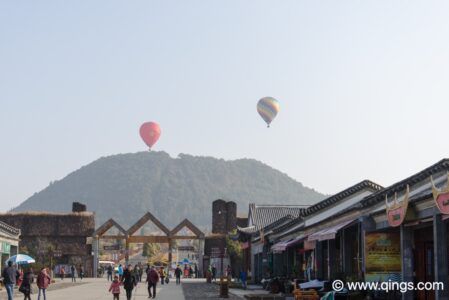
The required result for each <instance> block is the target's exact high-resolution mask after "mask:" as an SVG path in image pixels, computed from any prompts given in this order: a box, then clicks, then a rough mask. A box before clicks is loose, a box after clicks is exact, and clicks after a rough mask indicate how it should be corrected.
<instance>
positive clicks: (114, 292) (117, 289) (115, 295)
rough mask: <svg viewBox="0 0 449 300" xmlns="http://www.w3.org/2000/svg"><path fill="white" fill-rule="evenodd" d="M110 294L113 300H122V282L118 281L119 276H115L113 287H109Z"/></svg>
mask: <svg viewBox="0 0 449 300" xmlns="http://www.w3.org/2000/svg"><path fill="white" fill-rule="evenodd" d="M109 292H111V293H112V295H113V298H112V299H113V300H115V299H117V300H120V281H119V280H118V276H117V275H115V276H114V280H113V281H112V283H111V286H110V287H109Z"/></svg>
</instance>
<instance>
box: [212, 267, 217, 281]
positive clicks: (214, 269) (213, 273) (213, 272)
mask: <svg viewBox="0 0 449 300" xmlns="http://www.w3.org/2000/svg"><path fill="white" fill-rule="evenodd" d="M212 280H213V281H217V268H215V265H212Z"/></svg>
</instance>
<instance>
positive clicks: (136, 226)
mask: <svg viewBox="0 0 449 300" xmlns="http://www.w3.org/2000/svg"><path fill="white" fill-rule="evenodd" d="M150 220H151V222H153V224H154V225H156V227H158V228H159V229H160V230H162V231H163V232H164V233H165V234H166V235H167V236H168V235H169V233H170V230H169V229H168V228H167V227H165V225H164V224H162V223H161V222H160V221H159V220H158V219H157V218H156V217H155V216H153V215H152V214H151V213H150V212H147V213H146V214H145V215H143V217H142V218H140V219H139V221H137V222H136V223H135V224H134V225H133V226H131V228H129V229H128V231H127V233H128V235H129V236H132V235H133V234H134V233H136V232H137V230H139V229H140V228H142V227H143V225H145V224H146V223H147V222H148V221H150Z"/></svg>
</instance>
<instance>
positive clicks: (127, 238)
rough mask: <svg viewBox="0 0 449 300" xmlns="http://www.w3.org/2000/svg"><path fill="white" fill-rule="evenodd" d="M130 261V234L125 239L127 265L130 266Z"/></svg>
mask: <svg viewBox="0 0 449 300" xmlns="http://www.w3.org/2000/svg"><path fill="white" fill-rule="evenodd" d="M128 263H129V236H128V235H126V241H125V265H126V266H128Z"/></svg>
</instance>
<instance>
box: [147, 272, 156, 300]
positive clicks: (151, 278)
mask: <svg viewBox="0 0 449 300" xmlns="http://www.w3.org/2000/svg"><path fill="white" fill-rule="evenodd" d="M158 282H159V274H158V273H157V271H156V270H155V269H154V267H151V269H150V271H149V272H148V276H147V283H148V298H153V299H154V298H156V286H157V283H158ZM151 290H153V293H151Z"/></svg>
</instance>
